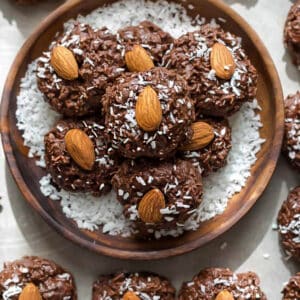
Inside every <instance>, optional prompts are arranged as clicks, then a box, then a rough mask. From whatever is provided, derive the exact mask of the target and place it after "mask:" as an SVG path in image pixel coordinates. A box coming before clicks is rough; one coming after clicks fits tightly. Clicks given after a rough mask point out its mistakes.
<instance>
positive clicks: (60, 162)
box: [45, 118, 120, 196]
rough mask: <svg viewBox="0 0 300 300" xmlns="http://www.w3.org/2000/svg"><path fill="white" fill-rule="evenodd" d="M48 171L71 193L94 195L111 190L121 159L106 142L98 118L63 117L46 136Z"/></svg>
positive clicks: (57, 183)
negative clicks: (112, 179) (76, 119)
mask: <svg viewBox="0 0 300 300" xmlns="http://www.w3.org/2000/svg"><path fill="white" fill-rule="evenodd" d="M45 159H46V165H47V166H46V168H47V171H48V172H49V173H50V175H51V176H52V180H53V182H54V183H55V184H56V185H57V186H58V187H59V188H62V189H65V190H67V191H72V192H90V193H92V194H93V195H95V196H99V195H103V194H106V193H107V192H109V191H110V190H111V183H110V181H111V178H112V176H113V174H114V173H115V172H116V170H117V168H118V164H119V162H120V159H119V158H118V156H117V155H116V154H115V150H114V149H113V148H111V146H110V144H109V143H107V141H106V138H105V134H104V126H103V125H102V124H101V122H99V120H97V119H94V118H90V119H85V120H78V121H75V120H70V119H66V120H60V121H59V122H58V123H57V124H56V125H55V126H54V128H53V129H52V130H51V131H50V132H49V133H48V134H46V136H45Z"/></svg>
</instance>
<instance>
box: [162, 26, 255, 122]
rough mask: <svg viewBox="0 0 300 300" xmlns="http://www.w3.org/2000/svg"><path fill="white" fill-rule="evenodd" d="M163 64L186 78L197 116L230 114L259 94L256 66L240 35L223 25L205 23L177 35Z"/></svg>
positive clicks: (223, 115) (224, 115)
mask: <svg viewBox="0 0 300 300" xmlns="http://www.w3.org/2000/svg"><path fill="white" fill-rule="evenodd" d="M163 66H165V67H167V68H170V69H176V71H177V72H178V73H179V74H181V75H182V76H183V77H184V78H185V79H186V81H187V83H188V87H189V90H190V93H191V98H192V99H193V100H194V101H195V108H196V117H198V118H199V117H200V116H201V115H202V114H204V115H211V116H216V117H226V116H230V115H232V114H233V113H235V112H237V111H238V110H239V109H240V107H241V106H242V104H243V103H244V102H246V101H251V100H253V99H254V98H255V96H256V90H257V72H256V69H255V68H254V66H253V65H252V64H251V61H250V60H249V58H248V57H247V55H246V52H245V50H244V49H243V47H242V45H241V40H240V38H238V37H236V36H235V35H233V34H231V33H229V32H225V31H224V30H223V29H222V28H221V27H220V26H212V25H210V24H206V25H203V26H201V28H200V29H199V30H197V31H194V32H189V33H186V34H184V35H182V36H181V37H179V38H178V39H176V40H175V41H174V46H173V47H172V48H171V49H170V51H168V52H167V53H166V55H165V56H164V58H163Z"/></svg>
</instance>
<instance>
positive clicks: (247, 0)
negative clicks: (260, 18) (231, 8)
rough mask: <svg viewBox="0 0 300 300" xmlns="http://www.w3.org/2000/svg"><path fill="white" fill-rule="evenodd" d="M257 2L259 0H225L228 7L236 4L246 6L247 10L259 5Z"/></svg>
mask: <svg viewBox="0 0 300 300" xmlns="http://www.w3.org/2000/svg"><path fill="white" fill-rule="evenodd" d="M257 1H258V0H224V2H225V3H227V4H228V5H231V4H234V3H240V4H241V5H244V6H246V7H247V8H250V7H252V6H254V5H255V4H256V3H257Z"/></svg>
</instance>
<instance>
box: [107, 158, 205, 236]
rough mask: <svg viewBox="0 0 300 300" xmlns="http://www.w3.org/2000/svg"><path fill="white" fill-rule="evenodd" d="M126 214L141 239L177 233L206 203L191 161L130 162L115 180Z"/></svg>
mask: <svg viewBox="0 0 300 300" xmlns="http://www.w3.org/2000/svg"><path fill="white" fill-rule="evenodd" d="M112 184H113V187H114V189H115V191H116V193H117V199H118V200H119V201H120V202H121V204H122V205H124V214H125V216H126V217H127V218H128V219H130V220H131V221H132V222H133V224H134V228H135V229H136V232H137V234H138V235H139V236H141V237H148V236H152V235H154V236H155V237H156V238H159V237H160V236H161V234H162V235H163V234H164V231H172V230H177V229H178V228H179V229H180V228H182V227H183V226H184V222H185V221H186V220H187V219H188V218H189V217H190V216H191V214H192V213H193V212H194V211H195V209H196V208H197V207H198V206H199V205H200V203H201V201H202V180H201V175H200V173H199V172H198V170H197V169H196V168H195V167H194V166H193V164H192V163H191V162H188V161H183V160H177V161H175V162H173V161H163V162H159V161H150V160H146V159H141V160H138V161H126V162H124V163H123V165H122V166H121V168H120V169H119V170H118V172H117V173H116V174H115V176H114V177H113V179H112Z"/></svg>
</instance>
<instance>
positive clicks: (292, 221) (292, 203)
mask: <svg viewBox="0 0 300 300" xmlns="http://www.w3.org/2000/svg"><path fill="white" fill-rule="evenodd" d="M278 226H279V232H280V235H281V239H282V244H283V247H284V249H285V251H286V252H287V254H288V255H290V256H292V257H294V258H296V259H297V260H300V187H296V188H294V189H293V190H291V191H290V193H289V195H288V197H287V199H286V200H285V201H284V202H283V204H282V207H281V209H280V211H279V213H278Z"/></svg>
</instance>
